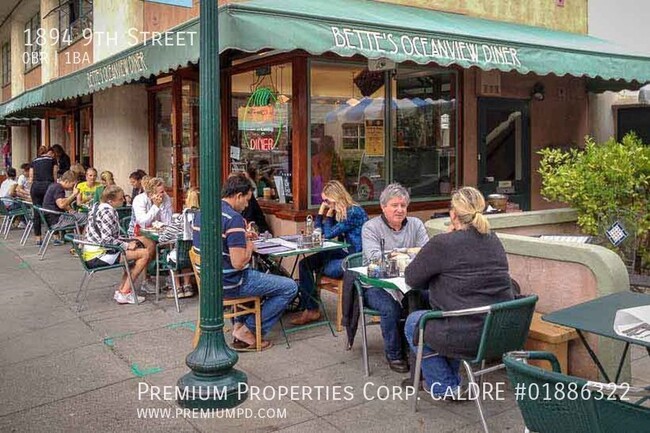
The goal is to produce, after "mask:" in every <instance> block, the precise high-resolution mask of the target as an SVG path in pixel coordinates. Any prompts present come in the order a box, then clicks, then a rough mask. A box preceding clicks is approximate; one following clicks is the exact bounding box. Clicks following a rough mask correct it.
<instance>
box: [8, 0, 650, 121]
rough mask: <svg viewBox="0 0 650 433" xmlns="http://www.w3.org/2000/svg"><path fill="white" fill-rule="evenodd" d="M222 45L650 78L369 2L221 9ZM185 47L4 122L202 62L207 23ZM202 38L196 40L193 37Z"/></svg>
mask: <svg viewBox="0 0 650 433" xmlns="http://www.w3.org/2000/svg"><path fill="white" fill-rule="evenodd" d="M219 26H220V31H219V34H220V51H221V52H223V51H225V50H229V49H233V50H239V51H244V52H250V53H254V52H258V51H260V50H264V49H272V50H277V51H280V52H288V51H293V50H298V49H299V50H304V51H307V52H309V53H311V54H315V55H318V54H323V53H326V52H332V53H336V54H338V55H340V56H343V57H351V56H354V55H361V56H364V57H366V58H369V59H378V58H388V59H390V60H393V61H395V62H396V63H402V62H405V61H412V62H415V63H418V64H427V63H432V62H433V63H436V64H439V65H441V66H449V65H458V66H461V67H463V68H470V67H477V68H480V69H484V70H492V69H498V70H501V71H517V72H519V73H521V74H527V73H529V72H532V73H535V74H538V75H547V74H555V75H558V76H562V75H567V74H568V75H572V76H576V77H585V78H587V81H588V82H589V83H590V84H593V85H592V86H590V88H592V89H598V90H599V91H602V90H606V89H620V88H623V87H627V88H638V87H639V86H640V85H641V84H644V83H647V82H650V58H648V57H644V56H642V55H634V54H631V53H629V52H627V51H626V50H625V49H623V48H622V47H620V46H618V45H616V44H613V43H611V42H608V41H605V40H602V39H598V38H595V37H591V36H585V35H580V34H574V33H567V32H559V31H553V30H547V29H543V28H539V27H531V26H524V25H518V24H510V23H504V22H499V21H490V20H485V19H479V18H472V17H467V16H462V15H456V14H450V13H445V12H438V11H432V10H426V9H418V8H413V7H407V6H400V5H393V4H387V3H380V2H374V1H366V0H251V1H247V2H240V3H235V4H227V5H225V6H222V7H221V8H220V10H219ZM181 32H184V33H183V34H185V40H184V43H183V44H166V45H165V46H161V45H160V44H155V43H147V44H146V45H143V44H139V45H137V46H133V47H131V48H129V49H127V50H125V51H122V52H120V53H118V54H116V55H114V56H111V57H110V58H107V59H104V60H102V61H101V62H98V63H96V64H94V65H92V66H90V67H88V68H86V69H83V70H81V71H78V72H75V73H73V74H70V75H67V76H65V77H62V78H59V79H56V80H53V81H51V82H49V83H46V84H44V85H42V86H40V87H37V88H35V89H32V90H29V91H27V92H24V93H23V94H21V95H19V96H17V97H16V98H13V99H11V100H10V101H8V102H6V103H5V104H2V105H0V118H2V117H7V116H10V115H11V114H12V113H16V112H20V111H22V110H25V109H26V108H30V107H34V106H40V105H45V104H50V103H53V102H56V101H59V100H63V99H69V98H74V97H77V96H81V95H86V94H89V93H93V92H96V91H99V90H103V89H106V88H108V87H111V86H118V85H122V84H125V83H129V82H132V81H134V80H138V79H141V78H147V77H150V76H156V75H158V74H161V73H165V72H169V71H172V70H174V69H176V68H179V67H182V66H185V65H187V64H188V63H196V62H198V58H199V44H198V37H199V33H198V32H199V23H198V19H194V20H192V21H189V22H187V23H184V24H182V25H180V26H178V27H176V28H174V29H172V30H170V31H169V32H168V33H169V35H171V40H178V39H177V38H176V36H177V35H179V34H181ZM190 33H191V34H193V38H194V39H193V42H194V43H193V44H191V43H190V41H189V39H188V35H189V34H190Z"/></svg>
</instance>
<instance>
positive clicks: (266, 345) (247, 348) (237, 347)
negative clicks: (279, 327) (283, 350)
mask: <svg viewBox="0 0 650 433" xmlns="http://www.w3.org/2000/svg"><path fill="white" fill-rule="evenodd" d="M231 347H232V349H233V350H234V351H235V352H257V344H255V343H251V344H248V343H246V342H245V341H241V340H238V339H236V338H233V341H232V345H231ZM271 347H273V343H271V342H270V341H265V340H262V350H261V352H264V351H265V350H266V349H270V348H271Z"/></svg>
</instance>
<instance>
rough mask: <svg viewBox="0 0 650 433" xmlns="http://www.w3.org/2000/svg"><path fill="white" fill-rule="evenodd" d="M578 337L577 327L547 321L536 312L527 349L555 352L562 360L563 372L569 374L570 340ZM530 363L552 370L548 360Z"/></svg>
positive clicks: (558, 358) (559, 359) (529, 333)
mask: <svg viewBox="0 0 650 433" xmlns="http://www.w3.org/2000/svg"><path fill="white" fill-rule="evenodd" d="M576 338H578V333H577V332H576V330H575V329H572V328H567V327H565V326H560V325H554V324H552V323H548V322H545V321H543V320H542V315H541V314H540V313H537V312H536V313H534V314H533V320H532V322H531V324H530V331H529V332H528V340H527V341H526V346H525V349H526V350H542V351H546V352H551V353H553V354H554V355H555V357H556V358H557V360H558V361H559V362H560V367H561V368H562V373H564V374H568V358H569V356H568V352H569V341H571V340H574V339H576ZM530 363H531V364H533V365H536V366H538V367H541V368H544V369H546V370H551V366H550V364H549V363H548V362H543V361H530Z"/></svg>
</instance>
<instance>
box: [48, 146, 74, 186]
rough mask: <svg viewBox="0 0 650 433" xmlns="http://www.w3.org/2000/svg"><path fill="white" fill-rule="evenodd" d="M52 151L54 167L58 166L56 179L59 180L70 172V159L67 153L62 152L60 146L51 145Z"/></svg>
mask: <svg viewBox="0 0 650 433" xmlns="http://www.w3.org/2000/svg"><path fill="white" fill-rule="evenodd" d="M52 150H53V151H54V159H56V165H58V166H59V170H58V171H57V178H60V177H61V176H63V173H65V172H66V171H68V170H70V157H69V156H68V154H67V153H65V150H63V147H61V145H60V144H55V145H53V146H52Z"/></svg>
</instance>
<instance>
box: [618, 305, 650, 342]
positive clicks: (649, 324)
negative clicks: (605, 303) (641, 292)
mask: <svg viewBox="0 0 650 433" xmlns="http://www.w3.org/2000/svg"><path fill="white" fill-rule="evenodd" d="M614 332H616V333H617V334H618V335H620V336H622V337H625V338H631V339H634V340H639V341H643V342H645V343H650V305H643V306H641V307H634V308H626V309H623V310H618V311H617V312H616V317H615V318H614Z"/></svg>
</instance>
